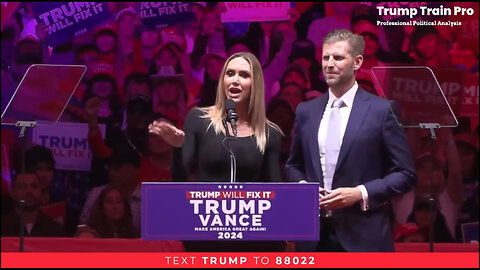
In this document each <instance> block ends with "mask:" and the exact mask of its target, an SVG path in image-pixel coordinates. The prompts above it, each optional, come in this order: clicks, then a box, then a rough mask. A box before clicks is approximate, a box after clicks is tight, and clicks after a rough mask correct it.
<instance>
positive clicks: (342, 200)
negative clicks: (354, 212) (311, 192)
mask: <svg viewBox="0 0 480 270" xmlns="http://www.w3.org/2000/svg"><path fill="white" fill-rule="evenodd" d="M320 194H322V192H320ZM324 194H325V196H320V208H322V209H325V210H336V209H341V208H345V207H349V206H352V205H353V204H355V203H357V202H359V201H360V200H361V199H362V192H361V191H360V188H358V187H351V188H337V189H334V190H332V191H331V192H329V193H328V194H327V193H324Z"/></svg>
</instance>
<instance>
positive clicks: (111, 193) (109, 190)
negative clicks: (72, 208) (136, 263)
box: [87, 186, 139, 238]
mask: <svg viewBox="0 0 480 270" xmlns="http://www.w3.org/2000/svg"><path fill="white" fill-rule="evenodd" d="M87 226H88V227H89V228H91V229H93V230H94V231H95V232H97V233H98V235H99V237H100V238H137V237H138V235H139V232H138V231H136V230H135V228H134V225H133V217H132V210H131V208H130V203H129V199H128V198H127V197H126V196H125V195H123V194H122V192H121V190H120V189H119V188H116V187H113V186H107V187H105V188H104V189H103V190H102V191H101V192H100V195H98V198H97V201H96V202H95V205H94V206H93V210H92V213H91V214H90V217H89V218H88V221H87Z"/></svg>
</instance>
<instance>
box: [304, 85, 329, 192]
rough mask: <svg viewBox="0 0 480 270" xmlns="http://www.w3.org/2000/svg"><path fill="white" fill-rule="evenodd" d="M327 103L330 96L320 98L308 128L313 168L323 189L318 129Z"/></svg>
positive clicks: (312, 112)
mask: <svg viewBox="0 0 480 270" xmlns="http://www.w3.org/2000/svg"><path fill="white" fill-rule="evenodd" d="M327 102H328V94H325V95H323V96H322V97H320V98H318V102H317V104H316V106H315V107H314V108H313V111H311V112H310V113H311V114H312V115H313V116H314V117H312V118H311V119H313V120H312V121H310V126H309V127H308V130H309V131H311V132H308V134H311V135H310V138H309V141H310V143H309V145H310V149H308V151H309V152H310V153H312V162H313V168H315V175H316V176H317V179H316V180H318V181H319V182H320V186H322V187H323V180H322V175H323V172H322V164H321V163H320V152H319V151H320V148H319V145H318V129H319V128H320V121H322V117H323V114H324V112H325V107H327Z"/></svg>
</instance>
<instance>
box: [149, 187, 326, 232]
mask: <svg viewBox="0 0 480 270" xmlns="http://www.w3.org/2000/svg"><path fill="white" fill-rule="evenodd" d="M318 200H319V198H318V184H317V183H306V184H298V183H238V182H237V183H228V182H217V183H192V182H188V183H146V182H144V183H142V239H144V240H194V241H197V240H198V241H204V240H211V241H224V240H228V241H275V240H279V241H285V240H291V241H294V240H295V241H306V240H316V241H318V239H319V229H318V228H319V224H318V220H319V219H318V214H319V213H318V212H319V209H318Z"/></svg>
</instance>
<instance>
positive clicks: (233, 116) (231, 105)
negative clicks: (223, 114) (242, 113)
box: [225, 99, 238, 137]
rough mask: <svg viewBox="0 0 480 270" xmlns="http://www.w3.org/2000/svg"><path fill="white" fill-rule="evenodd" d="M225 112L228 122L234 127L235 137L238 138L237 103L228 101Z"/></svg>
mask: <svg viewBox="0 0 480 270" xmlns="http://www.w3.org/2000/svg"><path fill="white" fill-rule="evenodd" d="M225 110H226V111H227V121H228V122H229V123H230V125H232V130H233V136H235V137H237V121H238V115H237V113H236V112H235V102H234V101H233V100H231V99H227V102H226V103H225Z"/></svg>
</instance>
